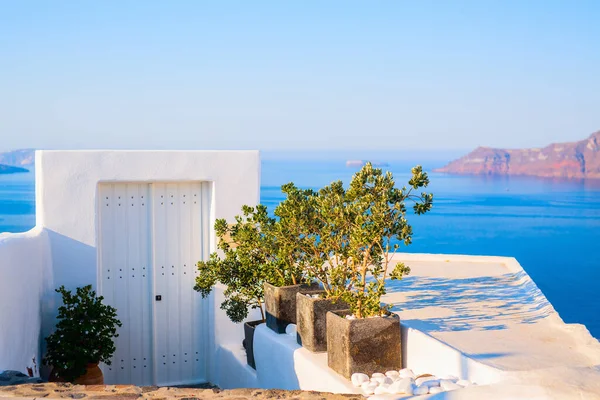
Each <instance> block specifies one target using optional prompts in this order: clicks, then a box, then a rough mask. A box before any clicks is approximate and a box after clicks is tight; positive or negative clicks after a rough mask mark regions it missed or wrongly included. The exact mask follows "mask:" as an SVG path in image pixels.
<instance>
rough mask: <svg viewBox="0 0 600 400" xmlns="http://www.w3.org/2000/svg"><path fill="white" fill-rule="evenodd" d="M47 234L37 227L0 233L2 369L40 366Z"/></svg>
mask: <svg viewBox="0 0 600 400" xmlns="http://www.w3.org/2000/svg"><path fill="white" fill-rule="evenodd" d="M49 261H50V251H49V243H48V236H47V235H46V233H45V232H43V231H42V230H40V229H37V228H34V229H32V230H30V231H29V232H25V233H14V234H2V235H0V371H1V370H7V369H12V370H17V371H21V372H26V368H27V367H30V366H32V363H33V362H32V358H33V357H35V358H36V362H37V364H38V366H39V365H40V363H41V361H40V341H41V340H43V339H42V338H41V337H40V326H41V304H42V301H43V300H44V299H43V296H44V293H47V292H48V290H51V287H52V285H51V281H49V280H48V278H49V273H50V263H49Z"/></svg>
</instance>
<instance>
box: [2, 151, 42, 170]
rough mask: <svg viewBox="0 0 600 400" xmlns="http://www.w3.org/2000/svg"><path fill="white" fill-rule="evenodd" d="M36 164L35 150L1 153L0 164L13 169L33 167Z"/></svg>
mask: <svg viewBox="0 0 600 400" xmlns="http://www.w3.org/2000/svg"><path fill="white" fill-rule="evenodd" d="M34 162H35V150H33V149H20V150H14V151H7V152H5V153H0V164H4V165H11V166H13V167H24V166H27V165H33V164H34Z"/></svg>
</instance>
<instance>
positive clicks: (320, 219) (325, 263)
mask: <svg viewBox="0 0 600 400" xmlns="http://www.w3.org/2000/svg"><path fill="white" fill-rule="evenodd" d="M282 189H283V191H284V193H286V195H287V198H286V200H285V201H284V202H282V203H281V204H280V205H279V206H278V207H277V209H276V214H277V215H278V216H279V217H280V218H281V220H282V221H286V222H287V225H289V226H291V227H292V228H293V229H294V230H295V233H294V234H293V235H290V236H289V237H292V238H293V239H294V244H295V246H296V247H297V248H298V249H299V250H300V252H299V257H298V261H297V263H298V265H301V266H302V268H303V270H304V273H305V275H306V276H307V278H308V279H309V280H311V281H316V282H318V283H319V284H320V286H321V289H319V290H316V291H305V292H299V293H296V324H297V341H298V343H299V344H301V345H302V346H303V347H305V348H306V349H308V350H310V351H313V352H319V351H326V350H327V335H326V332H327V318H326V315H327V312H328V311H333V310H341V309H345V308H347V307H348V305H347V304H346V303H345V302H344V301H343V300H341V299H340V294H341V293H342V290H341V289H342V288H343V287H344V285H345V283H346V280H347V276H345V275H343V274H338V275H335V274H331V273H330V271H329V265H330V263H331V262H335V261H334V259H333V260H332V258H331V257H332V256H335V254H340V252H341V251H343V249H344V248H345V247H346V242H347V239H346V237H345V236H344V235H343V234H342V233H343V232H342V231H341V230H340V229H339V226H338V225H335V224H334V223H333V222H335V221H338V220H339V219H340V218H342V219H343V215H342V214H343V212H344V209H343V207H342V206H343V199H344V188H343V186H342V182H339V181H338V182H334V183H332V184H331V185H329V186H326V187H324V188H323V189H321V190H319V192H314V191H312V190H310V189H299V188H297V187H296V186H294V185H293V184H291V183H290V184H288V185H285V186H284V187H283V188H282Z"/></svg>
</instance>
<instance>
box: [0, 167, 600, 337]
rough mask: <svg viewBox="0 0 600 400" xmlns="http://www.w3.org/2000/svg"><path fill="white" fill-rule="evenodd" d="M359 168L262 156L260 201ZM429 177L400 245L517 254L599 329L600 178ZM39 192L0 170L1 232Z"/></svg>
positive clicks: (25, 214)
mask: <svg viewBox="0 0 600 400" xmlns="http://www.w3.org/2000/svg"><path fill="white" fill-rule="evenodd" d="M413 165H414V163H408V162H405V161H398V162H390V163H389V165H388V166H387V167H385V169H387V170H389V171H391V172H392V173H393V174H394V178H395V180H396V182H397V185H399V186H403V185H404V184H406V182H407V181H408V179H409V177H410V170H411V167H412V166H413ZM435 166H437V165H433V163H432V164H431V165H429V166H428V165H426V164H425V165H424V167H425V169H426V170H427V169H431V167H435ZM354 172H356V169H352V168H348V167H346V164H345V162H344V161H343V160H297V159H276V160H264V161H263V162H262V170H261V175H262V178H261V181H262V186H261V203H263V204H265V205H267V206H268V207H269V209H270V210H271V211H272V210H273V209H274V207H275V206H276V205H277V204H278V203H279V202H280V201H281V200H283V195H282V193H281V190H280V186H281V185H282V184H284V183H287V182H294V183H295V184H296V185H298V186H300V187H307V188H308V187H310V188H315V189H318V188H320V187H322V186H324V185H327V184H329V183H330V182H332V181H334V180H342V181H343V182H344V183H348V182H349V180H350V179H351V177H352V174H353V173H354ZM429 177H430V181H431V183H430V185H429V187H428V188H427V191H428V192H432V193H433V194H434V205H433V209H432V211H431V212H430V213H428V214H426V215H421V216H417V215H409V218H408V220H409V223H410V224H411V225H412V226H413V231H414V236H413V243H412V244H411V245H410V246H408V247H405V248H403V249H402V250H403V251H407V252H424V253H448V254H472V255H497V256H510V257H515V258H516V259H517V260H518V261H519V262H520V264H521V265H522V266H523V268H524V269H525V270H526V271H527V273H528V274H529V275H530V276H531V278H532V279H533V280H534V281H535V283H536V284H537V285H538V287H539V288H540V289H541V290H542V292H543V293H544V294H545V295H546V297H547V298H548V300H549V301H550V302H551V303H552V304H553V306H554V308H555V309H556V310H557V311H558V313H559V314H560V315H561V317H562V318H563V320H565V322H568V323H581V324H584V325H586V327H587V328H588V329H589V331H590V332H591V333H592V335H594V336H595V337H596V338H600V182H598V181H580V180H570V181H564V180H551V179H541V178H532V177H493V176H458V175H447V174H439V173H431V172H430V173H429ZM34 199H35V185H34V176H33V173H26V174H13V175H0V232H24V231H27V230H29V229H31V228H32V227H33V226H34V225H35V201H34Z"/></svg>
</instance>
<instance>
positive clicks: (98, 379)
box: [48, 363, 104, 385]
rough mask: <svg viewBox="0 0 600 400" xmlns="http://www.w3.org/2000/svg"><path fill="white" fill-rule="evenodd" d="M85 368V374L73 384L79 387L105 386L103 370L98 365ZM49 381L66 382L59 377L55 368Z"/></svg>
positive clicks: (89, 365) (91, 364)
mask: <svg viewBox="0 0 600 400" xmlns="http://www.w3.org/2000/svg"><path fill="white" fill-rule="evenodd" d="M85 368H86V371H85V374H83V375H81V376H80V377H79V378H77V379H75V381H73V383H75V384H77V385H104V375H102V370H101V369H100V367H99V366H98V363H90V364H88V365H87V366H86V367H85ZM48 381H49V382H65V380H64V379H63V378H61V377H60V376H58V375H57V373H56V370H55V369H54V368H52V372H50V376H49V377H48Z"/></svg>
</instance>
